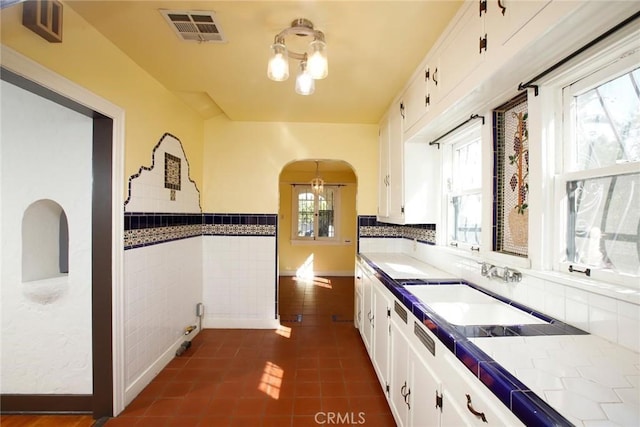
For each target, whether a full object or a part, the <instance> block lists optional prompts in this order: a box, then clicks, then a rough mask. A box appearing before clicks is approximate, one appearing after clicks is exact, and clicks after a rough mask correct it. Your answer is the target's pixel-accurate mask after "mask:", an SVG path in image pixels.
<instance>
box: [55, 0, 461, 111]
mask: <svg viewBox="0 0 640 427" xmlns="http://www.w3.org/2000/svg"><path fill="white" fill-rule="evenodd" d="M460 4H461V1H460V0H443V1H436V0H413V1H394V0H386V1H371V0H370V1H362V0H353V1H338V0H316V1H188V0H187V1H113V0H98V1H95V0H94V1H80V0H67V1H65V5H67V6H69V7H71V8H73V10H74V11H75V12H77V13H78V14H80V15H81V16H82V17H83V18H84V19H85V20H86V21H88V22H89V23H90V24H91V25H92V26H93V27H95V28H96V29H97V30H98V31H100V32H101V33H102V34H103V35H105V36H106V37H107V38H108V39H109V40H111V41H112V42H113V43H114V44H115V45H116V46H117V47H118V48H119V49H121V50H122V51H123V52H124V53H125V54H127V55H128V56H129V57H130V58H131V59H132V60H133V61H135V62H136V63H137V64H138V65H139V66H141V67H142V68H143V69H145V70H146V71H147V72H148V73H149V74H151V75H152V76H153V77H155V78H156V79H157V80H158V81H160V82H161V83H162V84H163V85H164V86H165V87H166V88H167V89H169V90H170V91H172V92H174V93H175V94H176V95H178V96H179V97H181V98H182V99H183V100H184V101H185V102H186V103H187V104H189V105H190V106H191V107H192V108H194V109H195V110H196V111H198V112H199V113H200V114H202V116H203V117H204V118H210V117H213V116H216V115H218V114H226V115H227V116H228V117H229V118H230V119H231V120H235V121H283V122H324V123H365V124H366V123H369V124H373V123H377V122H378V121H379V119H380V118H381V116H382V115H383V114H384V112H385V110H386V108H387V107H388V105H389V104H390V102H391V101H392V100H393V98H394V97H395V95H397V94H398V92H399V91H400V90H401V89H402V87H403V85H404V84H405V82H406V81H407V80H408V79H409V77H410V76H411V74H412V73H413V71H414V70H415V68H416V67H417V66H418V64H419V63H420V61H421V60H422V59H423V58H424V56H425V55H426V53H427V52H428V50H429V48H430V47H431V46H432V45H433V44H434V42H435V41H436V40H437V38H438V36H439V35H440V33H441V32H442V30H443V29H444V28H445V27H446V25H447V24H448V22H449V20H450V19H451V17H452V16H453V15H454V14H455V12H456V11H457V9H458V8H459V6H460ZM160 9H178V10H200V11H214V12H215V16H216V20H217V21H218V23H219V25H220V27H221V30H222V32H223V33H224V35H225V37H226V39H227V42H226V43H211V42H209V43H197V42H185V41H182V40H180V39H179V38H178V36H177V35H176V34H175V33H174V31H173V30H172V29H171V27H170V26H169V25H168V24H167V22H166V21H165V19H164V18H163V16H162V15H161V13H160V12H159V10H160ZM297 18H306V19H309V20H311V21H312V22H313V23H314V24H315V27H316V29H319V30H321V31H322V32H324V34H325V37H326V41H327V46H328V57H329V76H328V77H327V78H326V79H324V80H319V81H317V82H316V91H315V93H314V94H313V95H311V96H306V97H305V96H301V95H298V94H296V93H295V91H294V80H295V79H294V77H295V68H294V66H295V63H294V62H293V61H292V62H291V71H290V72H291V77H290V78H289V80H287V81H286V82H280V83H278V82H273V81H271V80H269V79H268V78H267V75H266V69H267V61H268V58H269V46H270V45H271V43H273V38H274V36H275V35H276V34H277V33H278V32H280V31H281V30H282V29H284V28H286V27H288V26H289V25H290V24H291V22H292V21H293V20H294V19H297ZM63 34H64V33H63ZM287 41H289V38H288V39H287Z"/></svg>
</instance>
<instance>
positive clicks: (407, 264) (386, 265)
mask: <svg viewBox="0 0 640 427" xmlns="http://www.w3.org/2000/svg"><path fill="white" fill-rule="evenodd" d="M363 255H365V256H366V257H367V258H369V260H370V261H371V262H373V263H374V264H376V265H377V266H378V268H380V269H381V270H383V271H384V272H385V273H387V275H388V276H389V277H391V278H392V279H394V280H401V279H423V280H437V279H455V278H456V277H455V276H453V275H451V274H449V273H446V272H444V271H442V270H438V269H437V268H435V267H433V266H432V265H429V264H426V263H424V262H422V261H418V260H417V259H415V258H412V257H410V256H409V255H404V254H397V253H384V252H380V253H373V252H370V253H365V254H363Z"/></svg>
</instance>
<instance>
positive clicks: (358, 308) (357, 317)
mask: <svg viewBox="0 0 640 427" xmlns="http://www.w3.org/2000/svg"><path fill="white" fill-rule="evenodd" d="M363 276H364V271H362V268H361V267H360V265H359V264H358V263H356V276H355V278H354V284H353V285H354V286H353V287H354V291H355V293H354V299H353V325H354V326H355V327H356V329H358V330H362V304H363V297H362V278H363Z"/></svg>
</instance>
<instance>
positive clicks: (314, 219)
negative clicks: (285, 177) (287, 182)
mask: <svg viewBox="0 0 640 427" xmlns="http://www.w3.org/2000/svg"><path fill="white" fill-rule="evenodd" d="M293 197H294V207H293V208H294V212H293V218H295V224H293V225H292V226H293V232H294V233H295V234H294V238H296V239H300V240H318V239H322V240H334V239H337V236H336V233H337V232H336V230H337V228H338V227H337V224H336V222H337V213H336V211H337V208H338V197H339V187H337V186H331V185H325V186H323V189H322V190H319V191H317V190H316V191H314V190H313V189H312V188H311V186H310V185H304V186H301V185H296V186H295V190H294V196H293Z"/></svg>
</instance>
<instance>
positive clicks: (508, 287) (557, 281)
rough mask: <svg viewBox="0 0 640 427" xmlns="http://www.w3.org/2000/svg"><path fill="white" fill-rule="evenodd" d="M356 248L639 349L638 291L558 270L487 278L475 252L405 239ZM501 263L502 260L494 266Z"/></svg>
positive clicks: (365, 243) (365, 242)
mask: <svg viewBox="0 0 640 427" xmlns="http://www.w3.org/2000/svg"><path fill="white" fill-rule="evenodd" d="M360 252H363V253H366V252H400V253H405V254H407V255H409V256H412V257H414V258H417V259H419V260H421V261H424V262H427V263H429V264H432V265H434V266H435V267H437V268H439V269H441V270H444V271H447V272H449V273H451V274H454V275H456V276H457V277H460V278H462V279H464V280H468V281H470V282H472V283H475V284H476V285H478V286H482V287H484V288H486V289H489V290H491V291H492V292H495V293H497V294H499V295H503V296H505V297H507V298H509V299H512V300H514V301H517V302H519V303H522V304H524V305H527V306H529V307H531V308H533V309H536V310H538V311H540V312H542V313H545V314H548V315H550V316H552V317H555V318H556V319H558V320H561V321H563V322H566V323H568V324H570V325H573V326H576V327H578V328H580V329H582V330H585V331H587V332H589V333H592V334H594V335H597V336H600V337H602V338H604V339H606V340H609V341H611V342H614V343H616V344H619V345H621V346H623V347H625V348H628V349H631V350H633V351H640V292H637V291H630V290H629V289H623V288H621V287H616V286H607V285H606V284H604V283H599V282H597V281H595V280H590V279H575V278H566V277H563V276H566V275H562V274H561V273H546V274H545V273H541V272H536V271H532V270H526V269H519V271H521V272H522V273H523V278H522V281H521V282H519V283H504V282H502V281H499V280H496V279H493V280H489V279H487V278H486V277H482V275H481V274H480V265H479V264H478V261H480V259H476V258H474V257H469V256H460V255H458V254H456V253H455V251H454V250H450V249H448V248H446V249H443V248H442V247H438V246H433V245H426V244H422V243H418V244H417V245H416V248H415V249H414V245H413V242H411V241H409V240H407V239H382V238H361V239H360ZM499 266H500V267H502V265H499Z"/></svg>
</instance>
